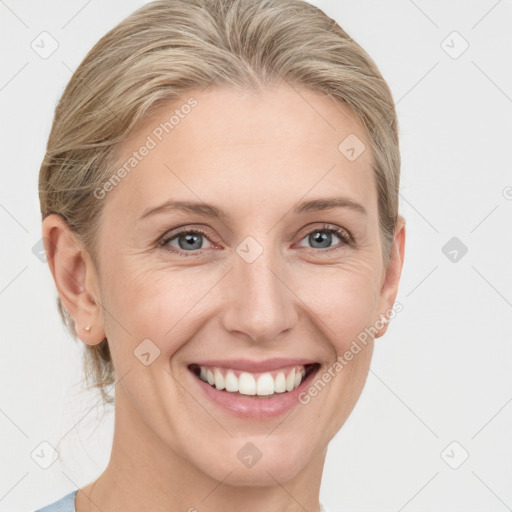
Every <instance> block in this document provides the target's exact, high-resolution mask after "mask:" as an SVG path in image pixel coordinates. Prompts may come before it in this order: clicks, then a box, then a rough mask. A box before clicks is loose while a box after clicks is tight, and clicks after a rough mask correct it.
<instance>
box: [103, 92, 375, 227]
mask: <svg viewBox="0 0 512 512" xmlns="http://www.w3.org/2000/svg"><path fill="white" fill-rule="evenodd" d="M191 105H193V106H191ZM144 147H146V148H149V149H146V150H143V148H144ZM352 149H353V151H352ZM347 151H348V152H347ZM354 152H355V156H356V158H355V159H354ZM134 153H137V156H136V157H135V156H134ZM142 153H144V156H141V154H142ZM117 155H118V164H119V166H121V165H123V164H124V165H125V169H127V170H128V171H129V172H127V173H124V175H125V177H123V179H122V182H121V183H120V184H119V185H117V186H116V189H115V190H114V191H113V192H112V193H110V195H109V196H108V201H107V203H108V205H105V208H106V209H108V208H110V209H111V210H119V209H123V207H126V206H127V205H128V204H129V205H130V209H129V211H128V212H126V213H127V214H128V215H129V216H132V217H137V216H139V215H141V214H142V212H143V211H144V210H145V209H147V208H148V207H150V206H152V205H153V206H155V205H158V204H159V203H160V202H163V201H168V200H170V199H179V200H194V201H198V200H201V201H204V202H213V203H217V204H219V203H220V204H226V205H232V207H233V209H234V210H235V211H236V213H237V214H239V215H243V214H244V213H249V212H253V211H254V209H255V208H257V209H259V210H260V211H261V209H262V208H264V209H266V210H268V211H269V212H270V210H272V209H273V210H274V211H275V209H276V208H279V211H281V210H282V209H283V208H285V207H288V206H291V205H293V204H296V203H297V202H298V201H300V200H301V199H302V198H304V199H307V198H310V197H311V198H313V197H314V198H316V197H322V196H333V195H336V194H339V195H343V196H347V197H350V198H351V199H353V200H355V201H358V202H361V203H364V204H365V205H366V206H365V207H366V208H367V210H369V211H370V212H371V210H372V208H374V207H375V206H376V190H375V185H374V177H373V170H372V168H371V163H372V155H371V150H370V147H369V144H368V140H367V136H366V133H365V130H364V127H363V125H362V123H361V122H360V120H359V119H358V118H357V117H356V116H355V115H354V114H353V113H352V112H351V110H350V109H349V108H348V107H347V106H345V105H343V104H340V103H339V102H335V101H334V100H333V99H332V98H330V97H326V96H323V95H320V94H319V93H317V92H314V91H310V90H308V89H304V88H302V89H299V88H296V87H291V86H289V85H287V84H285V85H279V86H276V87H273V88H266V89H263V90H260V91H258V92H253V91H239V90H234V89H229V88H217V87H215V88H214V87H210V88H207V89H206V90H205V91H199V90H196V91H190V92H189V93H187V94H184V95H183V97H182V98H181V99H180V100H178V101H176V100H175V101H173V102H172V103H169V104H168V105H165V106H162V107H160V109H159V110H158V111H157V112H156V113H155V114H154V115H152V117H151V118H150V119H147V120H146V121H145V122H144V123H143V124H141V125H140V126H138V127H137V128H136V129H135V130H134V131H133V132H132V134H131V135H130V137H129V138H128V139H127V140H126V141H125V142H123V144H122V145H120V146H119V147H118V148H117ZM130 159H131V160H132V162H131V164H134V165H126V163H127V162H128V160H130ZM134 159H135V160H136V161H134ZM224 209H226V208H224Z"/></svg>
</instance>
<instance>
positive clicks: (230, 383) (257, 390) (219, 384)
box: [199, 366, 306, 396]
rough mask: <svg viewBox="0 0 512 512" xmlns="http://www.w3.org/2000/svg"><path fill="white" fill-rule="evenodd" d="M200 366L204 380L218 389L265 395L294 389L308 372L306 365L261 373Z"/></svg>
mask: <svg viewBox="0 0 512 512" xmlns="http://www.w3.org/2000/svg"><path fill="white" fill-rule="evenodd" d="M199 368H200V370H201V372H200V374H199V378H200V379H201V380H202V381H204V382H208V384H210V385H211V386H215V387H216V388H217V389H225V390H226V391H229V392H232V393H235V392H239V393H240V394H242V395H260V396H264V395H273V394H274V393H284V392H286V391H292V390H294V389H295V388H296V387H298V386H299V385H300V383H301V382H302V380H303V378H304V375H305V374H306V370H305V368H304V366H296V367H294V368H292V369H291V370H290V369H289V368H288V369H286V370H278V371H277V372H265V373H259V374H253V373H249V372H237V371H236V370H225V369H221V368H206V367H205V366H200V367H199Z"/></svg>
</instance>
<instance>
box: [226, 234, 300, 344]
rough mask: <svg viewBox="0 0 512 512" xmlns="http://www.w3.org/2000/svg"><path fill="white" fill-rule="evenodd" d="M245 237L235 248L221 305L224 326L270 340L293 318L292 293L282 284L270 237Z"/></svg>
mask: <svg viewBox="0 0 512 512" xmlns="http://www.w3.org/2000/svg"><path fill="white" fill-rule="evenodd" d="M262 240H263V237H260V241H258V240H256V239H255V238H253V237H247V238H246V239H245V240H243V241H242V242H241V243H240V244H239V245H238V247H237V248H236V256H235V258H234V268H233V272H231V282H230V284H229V286H230V288H231V290H232V293H230V294H229V297H230V300H229V304H226V305H225V308H226V309H225V312H224V324H225V325H224V327H225V328H226V329H228V330H230V331H239V332H243V333H245V334H247V335H248V336H250V337H251V338H252V339H253V340H254V341H258V340H259V341H264V340H272V339H274V338H276V337H278V336H279V335H280V334H281V333H282V332H283V331H285V330H288V329H290V328H292V327H293V326H294V325H295V322H296V321H297V313H296V311H295V307H294V301H293V293H292V292H291V291H290V290H289V289H288V287H287V286H286V284H285V283H286V278H285V276H284V275H280V274H283V270H282V269H283V268H284V266H283V265H282V262H281V260H280V255H279V251H278V250H276V249H275V247H271V246H270V244H271V243H272V242H271V237H265V240H264V241H262Z"/></svg>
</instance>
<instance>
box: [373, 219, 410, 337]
mask: <svg viewBox="0 0 512 512" xmlns="http://www.w3.org/2000/svg"><path fill="white" fill-rule="evenodd" d="M404 253H405V218H404V217H402V216H401V215H399V216H398V220H397V223H396V227H395V235H394V240H393V247H392V249H391V258H390V261H389V264H388V266H387V268H386V270H385V277H384V281H383V284H382V288H381V291H380V301H379V320H378V321H377V322H376V324H377V325H376V327H377V329H378V333H377V334H376V336H375V338H380V337H381V336H383V335H384V334H385V333H386V331H387V329H388V325H389V318H388V315H389V313H390V312H391V311H392V310H393V305H394V303H395V300H396V296H397V294H398V285H399V283H400V276H401V275H402V268H403V263H404ZM386 313H388V315H387V314H386ZM383 318H385V321H383Z"/></svg>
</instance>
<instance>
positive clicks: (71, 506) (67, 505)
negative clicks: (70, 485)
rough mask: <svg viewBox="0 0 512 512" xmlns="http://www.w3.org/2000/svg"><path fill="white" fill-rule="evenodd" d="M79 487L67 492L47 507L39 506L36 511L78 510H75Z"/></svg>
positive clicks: (59, 511) (70, 511)
mask: <svg viewBox="0 0 512 512" xmlns="http://www.w3.org/2000/svg"><path fill="white" fill-rule="evenodd" d="M77 491H78V489H76V490H75V491H72V492H70V493H69V494H66V496H63V497H62V498H61V499H60V500H57V501H54V502H53V503H50V504H49V505H46V507H43V508H39V509H37V510H36V511H35V512H76V511H75V495H76V493H77Z"/></svg>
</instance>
